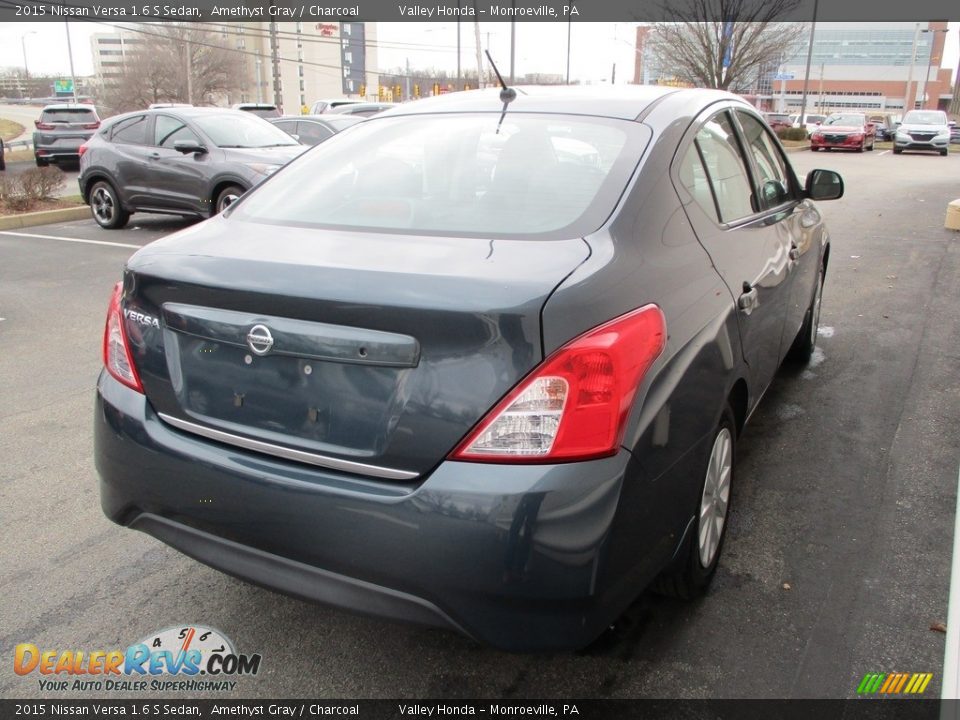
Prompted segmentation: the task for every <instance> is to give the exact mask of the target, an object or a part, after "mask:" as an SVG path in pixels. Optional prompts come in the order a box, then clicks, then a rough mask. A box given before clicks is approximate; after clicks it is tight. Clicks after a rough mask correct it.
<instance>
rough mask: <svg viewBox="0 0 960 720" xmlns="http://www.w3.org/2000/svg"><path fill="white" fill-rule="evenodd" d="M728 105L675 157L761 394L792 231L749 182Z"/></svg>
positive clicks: (771, 367)
mask: <svg viewBox="0 0 960 720" xmlns="http://www.w3.org/2000/svg"><path fill="white" fill-rule="evenodd" d="M748 158H749V155H748V152H747V151H746V149H745V148H744V146H743V143H742V140H741V137H740V135H739V132H738V130H737V126H736V124H735V121H734V117H733V110H732V108H724V109H721V110H716V109H713V110H709V111H707V112H706V113H705V114H704V115H702V116H701V117H700V118H698V120H697V121H696V122H695V123H694V125H693V127H692V128H691V130H690V132H688V133H687V136H686V138H685V140H684V142H683V143H682V144H681V146H680V150H679V153H678V154H677V160H676V161H675V172H676V178H675V179H676V181H677V183H678V189H679V191H680V195H681V199H682V200H683V204H684V208H685V210H686V212H687V216H688V217H689V219H690V222H691V224H692V225H693V227H694V229H695V231H696V233H697V236H698V238H699V240H700V243H701V244H702V245H703V247H704V249H705V250H706V251H707V253H708V254H709V255H710V257H711V259H712V260H713V264H714V266H715V267H716V269H717V272H718V273H719V274H720V276H721V277H722V278H723V280H724V283H725V284H726V285H727V288H728V289H729V291H730V294H731V296H732V298H733V301H734V302H735V303H736V306H737V318H738V325H739V329H740V339H741V345H742V348H743V356H744V360H745V361H746V363H747V365H748V366H749V368H750V374H751V389H752V390H753V394H754V397H758V396H759V395H760V394H761V393H762V392H763V391H764V390H765V389H766V388H767V386H768V385H769V384H770V381H771V380H772V379H773V376H774V373H775V372H776V370H777V367H779V364H780V340H781V335H782V334H783V326H784V320H785V317H786V307H787V303H788V301H789V284H788V280H789V266H788V265H789V256H788V250H789V239H788V238H787V237H786V235H785V234H784V233H783V232H782V229H781V228H778V227H777V222H776V221H775V220H772V219H771V214H770V212H769V211H766V210H765V209H764V207H763V205H762V204H761V203H760V200H759V197H758V196H757V193H756V192H755V190H754V180H753V176H752V171H751V164H750V161H749V159H748Z"/></svg>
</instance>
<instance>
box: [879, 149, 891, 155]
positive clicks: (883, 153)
mask: <svg viewBox="0 0 960 720" xmlns="http://www.w3.org/2000/svg"><path fill="white" fill-rule="evenodd" d="M880 154H881V155H889V154H890V151H889V150H884V151H883V152H882V153H880Z"/></svg>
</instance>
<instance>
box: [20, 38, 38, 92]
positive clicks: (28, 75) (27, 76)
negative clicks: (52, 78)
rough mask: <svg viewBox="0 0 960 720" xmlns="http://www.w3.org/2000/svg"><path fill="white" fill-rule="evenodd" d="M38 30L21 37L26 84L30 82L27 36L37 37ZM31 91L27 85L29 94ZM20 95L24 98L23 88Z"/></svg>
mask: <svg viewBox="0 0 960 720" xmlns="http://www.w3.org/2000/svg"><path fill="white" fill-rule="evenodd" d="M36 34H37V31H36V30H31V31H30V32H25V33H23V34H22V35H21V36H20V47H21V48H22V49H23V80H24V82H25V83H29V82H30V70H29V69H28V68H27V35H36ZM29 91H30V86H29V84H28V85H27V92H29ZM20 95H21V96H23V95H24V93H23V88H21V89H20Z"/></svg>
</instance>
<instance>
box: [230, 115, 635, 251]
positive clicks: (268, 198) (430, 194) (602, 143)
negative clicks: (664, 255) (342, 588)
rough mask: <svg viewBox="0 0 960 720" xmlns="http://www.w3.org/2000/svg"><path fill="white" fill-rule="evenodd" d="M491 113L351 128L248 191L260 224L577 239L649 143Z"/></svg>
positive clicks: (598, 121) (593, 124)
mask: <svg viewBox="0 0 960 720" xmlns="http://www.w3.org/2000/svg"><path fill="white" fill-rule="evenodd" d="M499 121H500V115H499V113H483V114H473V115H467V114H461V115H448V114H443V115H417V116H406V117H392V118H381V119H376V120H370V121H367V122H364V123H359V124H358V125H357V126H356V127H355V128H351V130H350V132H349V133H346V134H345V135H344V136H342V137H338V138H337V139H336V141H334V142H330V143H324V144H323V145H321V146H320V147H319V148H318V149H317V150H315V151H313V152H311V153H309V154H308V155H305V156H303V157H302V158H301V159H300V160H298V161H297V162H295V163H294V164H293V165H292V166H290V167H289V168H288V169H287V170H285V171H284V172H282V173H281V174H279V175H278V176H277V177H275V178H272V179H271V180H270V182H268V183H265V184H264V185H263V186H261V187H260V188H259V189H258V190H257V192H255V193H253V194H252V195H250V196H249V197H248V198H247V199H246V200H245V201H244V202H243V203H242V204H241V205H240V206H238V208H237V210H236V216H238V217H241V218H244V219H250V220H254V221H258V222H272V223H280V224H295V225H305V226H323V227H330V228H365V229H369V230H374V231H376V230H380V231H384V232H406V233H425V234H446V235H465V236H482V237H490V236H493V237H496V236H503V235H507V236H518V235H522V236H537V235H547V234H550V235H551V236H556V235H557V234H562V235H564V236H582V235H584V234H588V233H590V232H593V231H594V230H596V229H597V228H598V227H600V226H601V225H602V224H603V222H604V221H605V220H606V219H607V217H609V215H610V213H611V212H612V211H613V208H614V206H615V204H616V201H617V199H618V198H619V197H620V194H621V193H622V192H623V190H624V188H625V186H626V184H627V182H628V180H629V177H630V174H631V172H632V171H633V169H634V168H635V167H636V164H637V161H638V160H639V158H640V155H641V154H642V151H643V148H644V147H645V145H646V143H647V141H648V140H649V136H650V133H649V130H648V129H647V128H645V127H644V126H642V125H639V124H638V123H633V122H628V121H621V120H610V119H607V118H590V117H567V116H562V115H542V116H541V115H533V114H524V113H515V114H513V115H511V114H510V113H509V111H508V112H507V114H506V116H505V117H504V118H503V122H502V124H498V123H499Z"/></svg>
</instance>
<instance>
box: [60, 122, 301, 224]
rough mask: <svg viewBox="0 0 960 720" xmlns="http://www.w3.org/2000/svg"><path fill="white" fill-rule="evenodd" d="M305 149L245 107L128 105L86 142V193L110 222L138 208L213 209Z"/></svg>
mask: <svg viewBox="0 0 960 720" xmlns="http://www.w3.org/2000/svg"><path fill="white" fill-rule="evenodd" d="M304 149H305V148H304V147H303V146H302V145H300V144H298V143H297V142H296V140H294V139H293V138H291V137H290V136H289V135H287V133H285V132H283V131H282V130H280V129H279V128H276V127H274V126H273V125H271V124H270V123H269V122H267V121H266V120H264V119H262V118H259V117H257V116H256V115H252V114H250V113H246V112H241V111H239V110H226V109H222V108H194V107H185V108H163V109H157V110H144V111H141V112H134V113H128V114H126V115H120V116H118V117H116V118H111V119H110V121H109V123H107V124H106V125H105V126H104V127H103V128H102V129H101V130H100V132H98V133H96V134H95V135H94V136H93V137H92V138H90V140H89V141H87V142H86V143H85V144H84V145H83V146H82V147H81V148H80V177H79V182H80V193H81V195H82V196H83V200H84V202H86V203H88V204H89V205H90V208H91V210H92V212H93V218H94V220H96V221H97V223H99V224H100V226H101V227H104V228H107V229H114V228H120V227H123V226H124V225H126V223H127V220H128V219H129V217H130V214H131V213H134V212H156V213H168V214H176V215H186V216H195V217H209V216H210V215H214V214H216V213H218V212H222V211H223V210H224V208H226V207H228V206H229V205H230V204H231V203H232V202H233V201H234V200H236V199H237V198H238V197H240V196H241V195H242V194H243V193H244V192H246V191H247V190H249V189H250V188H251V187H253V186H254V185H256V184H257V183H258V182H260V181H261V180H263V179H264V178H265V177H267V176H268V175H270V174H272V173H273V172H275V171H276V170H278V169H279V168H280V167H281V166H283V165H284V164H285V163H286V162H287V161H289V160H291V159H292V158H294V157H296V156H297V155H299V154H300V153H301V152H303V150H304Z"/></svg>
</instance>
